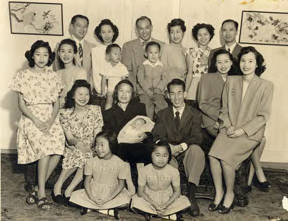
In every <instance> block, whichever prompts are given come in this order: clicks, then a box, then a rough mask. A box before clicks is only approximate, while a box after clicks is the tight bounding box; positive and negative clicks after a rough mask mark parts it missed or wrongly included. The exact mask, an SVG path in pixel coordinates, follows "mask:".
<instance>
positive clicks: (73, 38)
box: [71, 35, 84, 47]
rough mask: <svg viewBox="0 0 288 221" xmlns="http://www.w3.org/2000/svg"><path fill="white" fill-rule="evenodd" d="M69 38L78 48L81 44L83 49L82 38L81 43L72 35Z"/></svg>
mask: <svg viewBox="0 0 288 221" xmlns="http://www.w3.org/2000/svg"><path fill="white" fill-rule="evenodd" d="M71 38H72V40H74V41H75V42H76V45H77V46H79V44H81V45H82V47H83V42H84V38H83V39H82V40H81V41H79V40H78V39H77V38H76V37H75V36H74V35H71Z"/></svg>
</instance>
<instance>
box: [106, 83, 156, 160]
mask: <svg viewBox="0 0 288 221" xmlns="http://www.w3.org/2000/svg"><path fill="white" fill-rule="evenodd" d="M134 98H135V91H134V87H133V84H132V83H131V82H130V81H129V80H126V79H125V80H122V81H120V82H119V83H118V84H117V85H116V87H115V90H114V94H113V106H112V107H111V108H110V109H108V110H106V111H105V112H104V113H103V119H104V127H103V130H104V131H107V132H109V133H110V135H111V136H112V141H113V143H114V144H115V145H114V146H113V147H112V150H113V152H114V153H115V154H116V155H118V156H119V157H120V158H122V159H123V160H124V161H127V162H129V163H132V164H133V163H150V162H151V158H150V148H149V146H148V145H147V144H145V143H136V144H128V143H120V144H118V143H117V136H118V134H119V132H120V131H121V129H122V128H123V127H124V126H125V125H126V124H127V123H128V122H129V121H130V120H132V119H133V118H134V117H136V116H138V115H142V116H146V109H145V105H144V104H142V103H139V102H137V101H134V100H135V99H134Z"/></svg>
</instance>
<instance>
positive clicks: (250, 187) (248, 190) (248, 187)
mask: <svg viewBox="0 0 288 221" xmlns="http://www.w3.org/2000/svg"><path fill="white" fill-rule="evenodd" d="M243 191H244V192H245V193H250V192H251V191H252V186H251V185H248V186H245V187H244V188H243Z"/></svg>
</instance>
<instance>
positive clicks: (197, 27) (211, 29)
mask: <svg viewBox="0 0 288 221" xmlns="http://www.w3.org/2000/svg"><path fill="white" fill-rule="evenodd" d="M202 28H206V29H207V31H208V32H209V34H210V41H211V39H212V38H213V36H214V30H215V29H214V27H213V26H212V25H210V24H205V23H201V24H200V23H198V24H196V25H195V26H194V27H193V28H192V36H193V38H194V39H195V40H196V41H198V36H197V35H198V31H199V30H200V29H202Z"/></svg>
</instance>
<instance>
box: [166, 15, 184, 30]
mask: <svg viewBox="0 0 288 221" xmlns="http://www.w3.org/2000/svg"><path fill="white" fill-rule="evenodd" d="M174 26H180V28H181V30H182V31H183V32H185V31H186V26H185V22H184V20H182V19H181V18H174V19H172V20H171V22H169V23H168V25H167V29H168V33H170V30H171V28H172V27H174Z"/></svg>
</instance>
